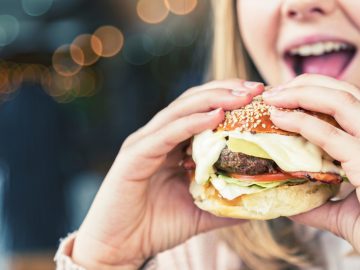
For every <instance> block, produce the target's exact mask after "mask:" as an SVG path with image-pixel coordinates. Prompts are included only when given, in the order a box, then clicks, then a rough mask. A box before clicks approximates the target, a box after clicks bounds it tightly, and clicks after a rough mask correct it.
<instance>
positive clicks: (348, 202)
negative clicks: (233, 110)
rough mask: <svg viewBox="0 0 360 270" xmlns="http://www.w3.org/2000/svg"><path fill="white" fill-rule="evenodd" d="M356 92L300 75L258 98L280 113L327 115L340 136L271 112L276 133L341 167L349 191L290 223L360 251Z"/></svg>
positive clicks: (359, 104) (314, 121)
mask: <svg viewBox="0 0 360 270" xmlns="http://www.w3.org/2000/svg"><path fill="white" fill-rule="evenodd" d="M359 96H360V90H359V89H358V88H356V87H355V86H353V85H350V84H348V83H346V82H342V81H338V80H336V79H333V78H329V77H325V76H320V75H307V74H305V75H302V76H299V77H297V78H296V79H294V80H293V81H291V82H290V83H288V84H285V85H283V86H282V87H280V88H278V89H275V91H270V92H269V93H267V94H263V97H264V100H265V102H266V103H268V104H271V105H274V106H276V107H281V108H298V107H301V108H304V109H308V110H311V111H317V112H322V113H325V114H329V115H332V116H333V117H334V118H335V119H336V121H337V122H338V124H339V125H340V126H341V127H342V128H343V130H341V129H338V128H336V127H334V126H332V125H330V124H328V123H326V122H324V121H322V120H320V119H318V118H315V117H313V116H310V115H308V114H305V113H302V112H284V111H279V110H275V111H274V112H273V113H272V114H271V120H272V121H273V122H274V124H275V125H277V126H278V127H280V128H282V129H285V130H289V131H293V132H296V133H299V134H301V135H302V136H303V137H305V138H306V139H308V140H309V141H310V142H312V143H314V144H316V145H318V146H320V147H321V148H322V149H324V150H325V152H327V153H328V154H329V155H330V156H332V157H333V158H334V159H336V160H338V161H340V162H341V165H342V168H343V169H344V171H345V173H346V175H347V177H348V178H349V181H350V182H351V184H352V185H353V186H354V187H355V191H354V192H352V193H351V194H350V195H349V196H348V197H347V198H346V199H344V200H342V201H338V202H328V203H326V204H325V205H323V206H321V207H319V208H316V209H314V210H312V211H310V212H307V213H304V214H300V215H297V216H294V217H292V219H293V220H295V221H297V222H300V223H303V224H307V225H310V226H314V227H317V228H320V229H326V230H329V231H331V232H333V233H335V234H336V235H338V236H341V237H342V238H344V239H346V240H347V241H349V242H350V243H351V244H352V245H353V246H354V248H355V249H356V250H357V251H360V203H359V201H360V139H359V138H360V101H359V100H360V97H359Z"/></svg>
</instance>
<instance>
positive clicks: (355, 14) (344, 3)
mask: <svg viewBox="0 0 360 270" xmlns="http://www.w3.org/2000/svg"><path fill="white" fill-rule="evenodd" d="M339 4H340V6H341V8H342V9H343V10H344V12H345V13H346V14H347V15H348V16H349V17H350V19H351V20H352V23H353V24H354V26H355V27H356V28H357V29H358V30H359V31H360V16H359V11H360V1H359V0H339Z"/></svg>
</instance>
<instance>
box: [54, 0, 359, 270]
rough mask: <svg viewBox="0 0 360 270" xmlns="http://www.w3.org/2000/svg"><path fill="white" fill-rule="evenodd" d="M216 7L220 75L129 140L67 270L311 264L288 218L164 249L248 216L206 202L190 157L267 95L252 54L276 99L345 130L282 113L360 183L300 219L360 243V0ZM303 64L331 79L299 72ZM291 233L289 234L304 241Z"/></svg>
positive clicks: (225, 2) (69, 242)
mask: <svg viewBox="0 0 360 270" xmlns="http://www.w3.org/2000/svg"><path fill="white" fill-rule="evenodd" d="M213 9H214V15H215V18H214V20H215V21H214V48H213V52H214V53H213V70H212V76H213V78H214V79H216V81H212V82H210V83H207V84H205V85H202V86H198V87H194V88H192V89H189V90H187V91H186V92H184V93H183V94H182V95H181V96H180V97H179V98H178V99H176V100H175V101H174V102H173V103H171V104H170V105H169V106H168V107H166V108H165V109H164V110H162V111H160V112H159V113H158V114H157V115H156V116H155V117H154V118H153V119H152V120H151V121H150V122H149V123H148V124H147V125H145V126H144V127H142V128H141V129H139V130H138V131H137V132H135V133H134V134H132V135H130V136H129V137H128V138H127V139H126V141H125V142H124V144H123V146H122V147H121V150H120V152H119V154H118V156H117V158H116V160H115V162H114V164H113V166H112V168H111V170H110V171H109V173H108V175H107V176H106V179H105V180H104V182H103V185H102V187H101V188H100V190H99V192H98V194H97V196H96V199H95V201H94V203H93V205H92V207H91V209H90V211H89V213H88V215H87V217H86V219H85V220H84V222H83V224H82V225H81V227H80V229H79V231H78V232H77V233H76V235H72V236H69V237H68V238H67V239H66V240H65V241H64V242H63V244H62V246H61V247H60V250H59V252H58V254H57V257H56V259H57V261H58V266H59V268H60V269H67V268H66V266H65V264H67V265H72V264H73V263H76V264H77V265H79V266H82V267H85V268H86V269H138V268H139V267H140V266H141V265H143V264H144V262H145V261H146V260H148V259H149V258H151V257H154V256H155V259H154V260H155V265H157V266H155V268H156V267H157V268H162V266H164V265H166V263H167V262H168V263H169V264H168V266H167V268H171V269H177V268H178V269H203V268H206V269H208V268H210V267H211V269H239V268H240V267H242V266H243V267H245V265H244V263H245V264H246V265H247V266H248V267H250V268H251V269H264V267H266V269H283V267H286V266H288V267H295V266H299V267H303V266H306V261H307V259H308V257H306V256H304V255H303V254H304V253H301V249H300V246H299V245H300V244H297V247H298V249H297V250H294V249H292V248H291V246H289V245H285V246H281V245H280V244H278V243H277V242H276V241H275V240H274V238H273V234H272V233H274V232H276V231H281V232H285V231H286V228H289V227H290V225H289V224H286V223H285V225H283V227H282V228H281V229H279V228H278V227H279V226H280V225H281V224H283V223H284V222H282V223H281V224H280V223H279V222H278V221H274V222H272V223H271V226H268V225H267V224H266V223H264V222H260V223H259V222H244V223H243V224H241V225H238V226H235V227H232V228H231V229H224V230H223V231H222V233H221V234H220V233H218V232H216V233H210V234H203V235H201V236H198V237H195V238H193V239H192V240H190V242H187V243H186V244H185V245H182V246H179V247H178V248H176V249H173V250H170V251H167V252H165V253H162V254H161V255H157V254H159V253H160V252H162V251H165V250H169V249H171V248H173V247H175V246H176V245H179V244H181V243H183V242H184V241H185V240H187V239H188V238H190V237H192V236H194V235H197V234H199V233H201V232H205V231H209V230H213V229H215V228H220V227H225V226H230V225H236V224H238V223H241V221H238V220H232V219H225V218H219V217H215V216H212V215H210V214H208V213H205V212H202V211H201V210H199V209H198V208H196V207H195V206H194V204H193V202H192V199H191V197H190V195H189V192H188V183H187V180H186V176H185V172H184V171H183V170H182V169H181V167H179V166H178V164H179V162H180V161H181V160H182V158H183V156H184V151H183V149H184V146H186V142H187V141H188V139H189V138H191V137H192V136H193V135H194V134H196V133H199V132H201V131H203V130H205V129H213V128H215V127H216V126H217V125H218V124H219V123H220V122H221V121H222V119H223V117H224V111H225V110H231V109H235V108H238V107H240V106H243V105H245V104H247V103H249V102H250V100H251V99H252V97H254V96H255V95H258V94H261V93H262V92H263V90H264V87H263V85H262V84H261V83H255V82H251V81H249V80H251V79H253V77H251V76H252V73H251V69H250V68H249V67H250V65H249V64H250V61H251V62H252V63H253V64H254V65H255V66H256V69H257V70H258V71H259V73H260V74H261V76H262V78H263V79H264V80H265V81H266V83H267V84H270V85H273V86H278V87H275V88H274V89H273V90H272V91H269V92H267V93H266V94H263V97H264V99H265V102H267V103H268V104H272V105H276V106H278V107H284V108H294V107H299V106H300V107H303V108H305V109H309V110H313V111H319V112H323V113H328V114H331V115H333V116H334V117H335V118H336V120H337V121H338V123H339V124H340V125H341V126H342V128H343V129H344V131H341V130H339V129H336V128H335V127H332V126H330V125H328V124H326V123H325V122H322V121H321V120H319V119H316V118H314V117H311V116H308V115H305V114H303V113H300V112H280V111H274V112H273V113H272V115H271V119H272V121H273V122H274V123H275V124H276V125H277V126H279V127H280V128H282V129H285V130H289V131H294V132H298V133H300V134H301V135H302V136H304V137H305V138H307V139H308V140H309V141H311V142H313V143H314V144H317V145H319V146H320V147H322V148H323V149H324V150H325V151H326V152H328V153H329V154H330V155H331V156H332V157H333V158H334V159H336V160H339V161H340V162H341V163H342V167H343V169H344V170H345V172H346V174H347V176H348V177H349V181H350V182H351V183H352V184H353V186H354V187H355V188H356V191H355V192H353V193H352V194H350V196H348V197H347V198H346V199H345V200H343V201H340V202H336V203H334V202H329V203H327V204H325V205H324V206H322V207H320V208H317V209H315V210H313V211H310V212H308V213H305V214H301V215H298V216H296V217H293V218H292V220H294V221H295V222H298V223H303V224H307V225H310V226H313V227H316V228H320V229H324V230H328V231H331V232H332V233H334V234H336V235H338V236H341V237H342V238H344V239H346V240H347V241H348V242H349V243H351V244H352V245H353V247H354V248H355V249H356V250H357V251H359V250H360V204H359V200H360V155H359V153H360V140H359V139H358V137H359V136H360V121H359V120H357V118H358V115H360V102H359V98H360V96H359V93H360V90H359V87H360V76H359V75H358V74H359V73H360V59H358V58H359V57H360V56H359V55H358V54H356V52H357V50H358V49H359V48H360V18H359V16H357V11H358V10H360V2H359V1H352V0H316V1H315V0H307V1H304V0H269V1H257V0H238V1H230V0H221V1H218V0H215V1H213ZM240 36H241V39H240ZM241 45H243V47H242V46H241ZM247 55H249V56H250V57H249V59H248V57H247ZM250 59H251V60H250ZM350 62H351V63H350ZM246 63H248V64H246ZM301 73H317V74H322V75H327V76H321V75H302V76H298V77H296V76H297V75H300V74H301ZM331 77H332V78H331ZM228 78H242V79H245V78H246V79H247V81H244V80H239V79H228ZM345 81H346V82H345ZM279 85H281V86H279ZM279 224H280V225H279ZM284 226H285V227H284ZM270 229H272V230H273V232H271V231H270ZM290 231H291V230H290ZM290 236H291V235H287V236H278V237H277V241H278V242H284V241H279V240H284V239H285V240H286V239H290V242H292V238H289V237H290ZM285 242H286V241H285ZM225 243H226V244H225ZM229 247H230V248H229ZM313 248H314V247H313ZM315 249H316V247H315ZM307 250H308V249H307ZM317 251H318V254H319V250H317ZM315 256H316V255H315ZM154 260H153V261H152V262H150V264H148V267H151V265H154ZM241 261H242V262H243V264H242V265H241ZM69 267H70V266H69ZM164 268H166V267H165V266H164ZM69 269H70V268H69ZM291 269H293V268H291Z"/></svg>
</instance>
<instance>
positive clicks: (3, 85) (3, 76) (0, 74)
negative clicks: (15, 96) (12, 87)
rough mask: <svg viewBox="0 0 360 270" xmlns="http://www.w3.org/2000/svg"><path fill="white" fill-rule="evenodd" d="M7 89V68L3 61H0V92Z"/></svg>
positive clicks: (2, 92)
mask: <svg viewBox="0 0 360 270" xmlns="http://www.w3.org/2000/svg"><path fill="white" fill-rule="evenodd" d="M8 91H9V70H8V66H7V65H6V63H5V62H1V63H0V94H6V93H8Z"/></svg>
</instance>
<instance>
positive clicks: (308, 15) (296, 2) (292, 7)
mask: <svg viewBox="0 0 360 270" xmlns="http://www.w3.org/2000/svg"><path fill="white" fill-rule="evenodd" d="M336 1H337V0H285V1H284V2H283V6H282V14H283V16H284V17H286V18H289V19H293V20H299V21H303V20H313V19H316V18H318V17H321V16H325V15H329V14H330V13H332V12H333V11H334V10H335V7H336Z"/></svg>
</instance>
